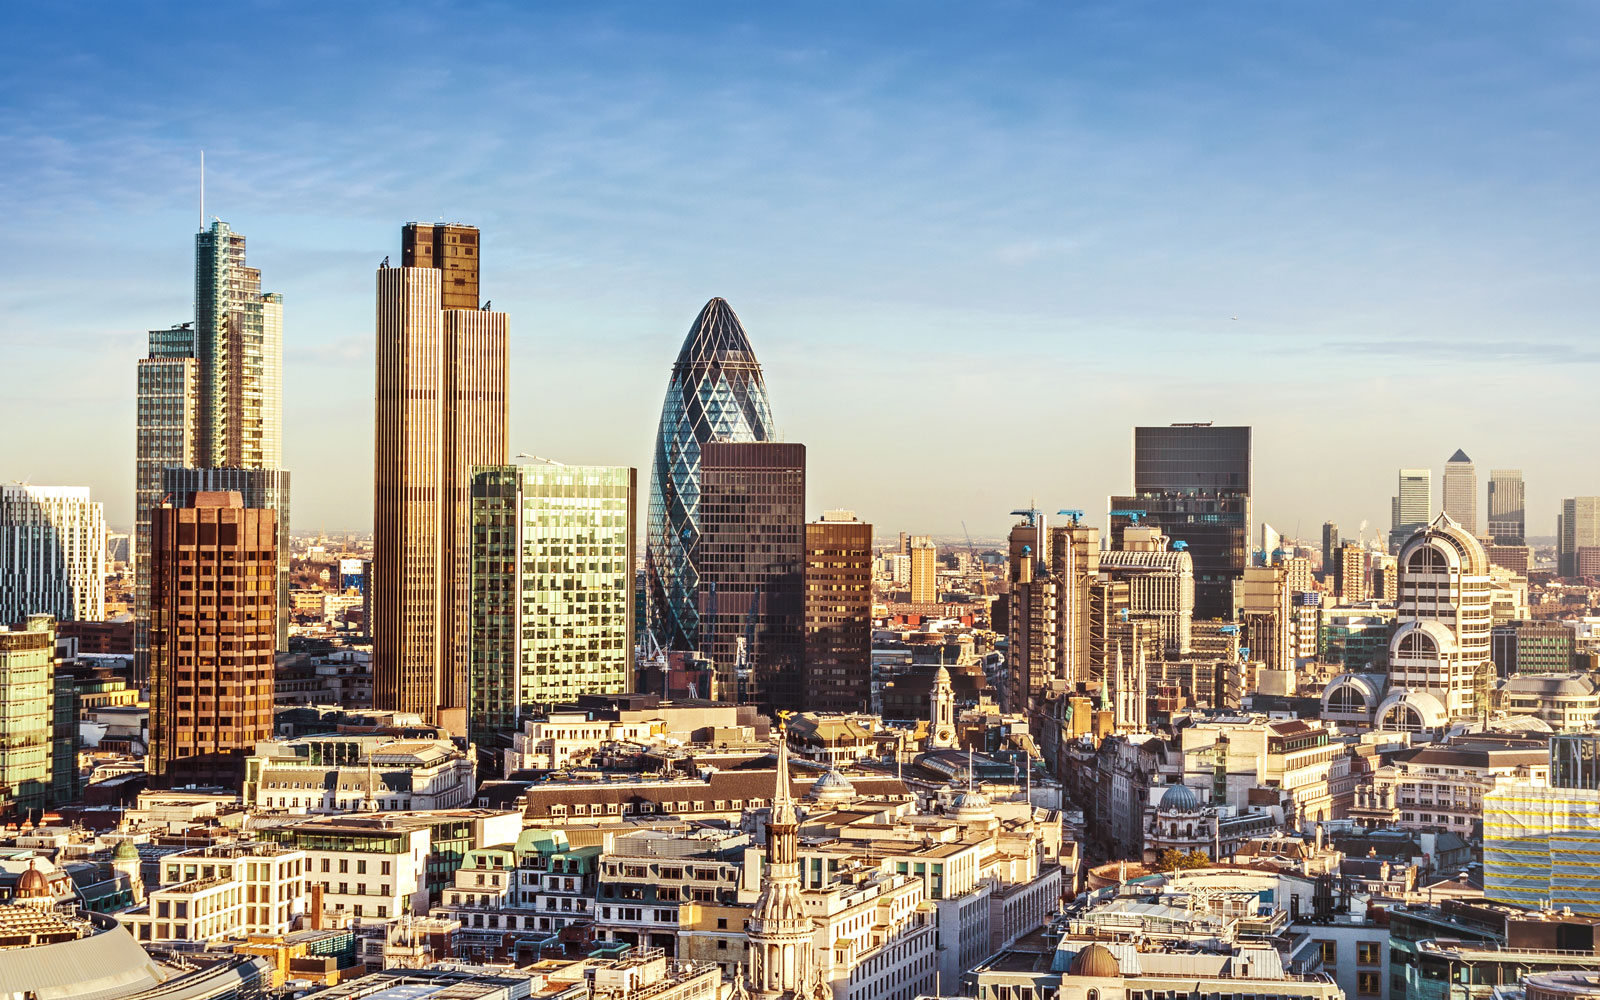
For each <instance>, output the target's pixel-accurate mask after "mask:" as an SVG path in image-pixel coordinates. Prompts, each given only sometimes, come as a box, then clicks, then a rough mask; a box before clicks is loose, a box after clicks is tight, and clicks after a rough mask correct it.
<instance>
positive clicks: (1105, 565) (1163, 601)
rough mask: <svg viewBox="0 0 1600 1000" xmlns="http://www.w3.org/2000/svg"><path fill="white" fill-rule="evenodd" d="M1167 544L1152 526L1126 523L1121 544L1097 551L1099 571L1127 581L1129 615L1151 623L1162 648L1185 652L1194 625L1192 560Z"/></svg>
mask: <svg viewBox="0 0 1600 1000" xmlns="http://www.w3.org/2000/svg"><path fill="white" fill-rule="evenodd" d="M1169 544H1170V543H1169V540H1168V539H1167V537H1166V536H1165V535H1163V534H1162V533H1161V532H1160V531H1159V530H1157V529H1155V528H1150V527H1145V526H1143V525H1141V526H1138V527H1134V526H1132V525H1130V526H1129V527H1127V528H1125V529H1124V530H1123V532H1122V548H1120V549H1112V550H1111V551H1109V552H1102V553H1100V571H1101V572H1102V573H1105V574H1107V575H1108V576H1110V577H1111V578H1112V579H1116V580H1126V581H1127V583H1128V617H1129V618H1130V619H1134V620H1143V621H1146V622H1147V623H1148V624H1149V625H1150V626H1151V627H1153V628H1154V629H1155V630H1156V632H1157V633H1158V634H1159V635H1160V636H1161V646H1162V649H1163V650H1164V651H1165V652H1167V653H1170V654H1174V655H1185V654H1187V653H1188V652H1189V650H1190V647H1191V645H1192V642H1191V631H1192V627H1193V624H1194V560H1193V559H1192V558H1191V557H1190V555H1189V552H1188V550H1187V549H1183V548H1177V549H1174V548H1170V547H1169Z"/></svg>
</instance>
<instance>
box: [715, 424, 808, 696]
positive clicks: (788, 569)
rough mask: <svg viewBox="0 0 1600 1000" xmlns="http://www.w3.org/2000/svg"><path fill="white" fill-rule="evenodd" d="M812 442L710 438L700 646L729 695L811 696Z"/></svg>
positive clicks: (721, 685) (723, 693)
mask: <svg viewBox="0 0 1600 1000" xmlns="http://www.w3.org/2000/svg"><path fill="white" fill-rule="evenodd" d="M805 502H806V447H805V445H803V444H778V443H776V442H771V441H746V442H729V441H708V442H707V443H706V444H705V446H704V448H703V450H702V451H701V455H700V504H699V521H700V547H699V552H698V559H697V562H698V570H699V574H700V587H699V597H700V606H699V609H698V615H697V620H698V621H699V623H700V649H701V652H702V653H704V654H705V655H707V656H708V657H709V658H710V659H711V662H712V663H713V664H714V666H715V669H716V671H717V685H718V687H719V689H720V690H721V696H722V698H723V699H725V700H732V701H739V702H755V703H759V704H761V705H763V706H766V707H767V708H769V709H772V708H793V707H796V706H798V705H800V704H802V703H803V692H802V690H801V681H802V676H803V674H802V670H801V662H802V660H803V659H804V655H805V565H806V560H805V540H806V503H805Z"/></svg>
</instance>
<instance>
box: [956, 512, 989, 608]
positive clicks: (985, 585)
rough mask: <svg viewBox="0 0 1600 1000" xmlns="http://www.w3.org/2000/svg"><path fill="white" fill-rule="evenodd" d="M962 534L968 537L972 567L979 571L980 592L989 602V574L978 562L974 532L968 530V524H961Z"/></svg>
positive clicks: (968, 553) (968, 550) (968, 552)
mask: <svg viewBox="0 0 1600 1000" xmlns="http://www.w3.org/2000/svg"><path fill="white" fill-rule="evenodd" d="M961 533H962V534H963V535H966V536H967V558H969V559H971V560H972V565H973V566H974V567H976V568H977V570H978V592H979V593H980V594H982V595H983V597H984V599H985V600H987V599H988V597H989V572H988V571H987V570H985V569H984V568H983V563H982V562H979V561H978V550H977V549H975V548H973V546H972V532H970V531H968V530H967V522H965V521H962V522H961Z"/></svg>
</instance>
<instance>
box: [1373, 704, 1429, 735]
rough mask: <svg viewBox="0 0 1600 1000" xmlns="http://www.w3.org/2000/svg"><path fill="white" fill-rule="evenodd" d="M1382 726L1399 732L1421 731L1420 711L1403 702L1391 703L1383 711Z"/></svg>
mask: <svg viewBox="0 0 1600 1000" xmlns="http://www.w3.org/2000/svg"><path fill="white" fill-rule="evenodd" d="M1382 728H1384V729H1387V730H1390V731H1392V732H1401V733H1417V732H1421V731H1422V713H1421V712H1418V711H1417V710H1416V709H1414V708H1412V707H1411V706H1410V705H1407V704H1404V703H1401V704H1396V705H1392V706H1390V708H1389V711H1387V712H1385V713H1383V723H1382Z"/></svg>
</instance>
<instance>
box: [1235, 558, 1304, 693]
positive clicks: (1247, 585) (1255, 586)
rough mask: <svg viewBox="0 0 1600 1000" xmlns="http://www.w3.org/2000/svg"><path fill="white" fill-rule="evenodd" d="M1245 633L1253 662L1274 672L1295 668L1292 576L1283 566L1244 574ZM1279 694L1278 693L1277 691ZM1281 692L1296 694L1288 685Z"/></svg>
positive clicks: (1255, 568)
mask: <svg viewBox="0 0 1600 1000" xmlns="http://www.w3.org/2000/svg"><path fill="white" fill-rule="evenodd" d="M1243 618H1244V634H1245V642H1246V644H1247V645H1248V647H1249V649H1250V659H1252V660H1256V661H1258V662H1260V663H1261V665H1262V666H1263V667H1264V668H1265V669H1267V670H1272V671H1279V672H1287V671H1292V670H1293V669H1294V655H1293V652H1292V651H1293V646H1294V644H1293V641H1292V639H1291V627H1290V621H1289V574H1288V571H1287V570H1286V568H1285V567H1284V566H1283V565H1282V564H1281V563H1280V564H1278V565H1274V566H1252V567H1249V568H1247V569H1246V570H1245V571H1244V606H1243ZM1274 693H1279V692H1274ZM1281 693H1283V694H1289V695H1292V694H1294V693H1295V691H1294V686H1293V684H1292V683H1291V684H1289V685H1288V688H1287V689H1286V690H1283V691H1282V692H1281Z"/></svg>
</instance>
